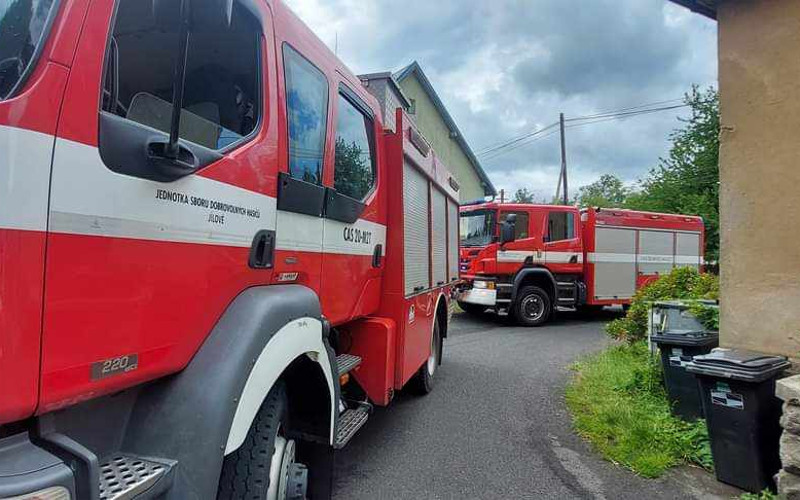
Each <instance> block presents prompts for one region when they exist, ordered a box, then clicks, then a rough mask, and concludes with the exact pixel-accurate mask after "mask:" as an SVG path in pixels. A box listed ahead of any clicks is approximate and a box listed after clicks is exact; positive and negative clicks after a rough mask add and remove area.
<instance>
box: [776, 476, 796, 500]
mask: <svg viewBox="0 0 800 500" xmlns="http://www.w3.org/2000/svg"><path fill="white" fill-rule="evenodd" d="M775 483H776V485H777V486H778V494H779V495H781V496H782V497H783V498H785V499H786V500H800V476H798V475H796V474H792V473H791V472H786V471H785V470H782V471H779V472H778V473H777V474H776V475H775Z"/></svg>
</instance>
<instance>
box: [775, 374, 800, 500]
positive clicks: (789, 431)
mask: <svg viewBox="0 0 800 500" xmlns="http://www.w3.org/2000/svg"><path fill="white" fill-rule="evenodd" d="M775 395H776V396H778V397H779V398H781V399H782V400H783V416H781V427H783V434H781V445H780V452H781V464H782V465H783V469H781V471H780V472H778V475H777V476H775V482H776V483H777V485H778V493H780V494H781V495H783V496H784V497H785V498H786V499H787V500H800V375H794V376H792V377H787V378H784V379H781V380H778V381H777V382H776V383H775Z"/></svg>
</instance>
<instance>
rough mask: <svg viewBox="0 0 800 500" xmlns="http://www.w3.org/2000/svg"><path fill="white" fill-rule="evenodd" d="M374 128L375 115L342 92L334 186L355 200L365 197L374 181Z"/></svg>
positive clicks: (337, 124)
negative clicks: (364, 111)
mask: <svg viewBox="0 0 800 500" xmlns="http://www.w3.org/2000/svg"><path fill="white" fill-rule="evenodd" d="M373 132H374V127H373V121H372V118H371V117H369V116H367V115H365V114H364V113H363V112H362V111H361V110H360V109H359V108H358V107H356V105H355V104H354V103H353V102H351V101H350V99H348V98H347V97H345V96H344V95H342V94H339V116H338V118H337V120H336V161H335V162H334V170H333V187H334V188H335V189H336V191H338V192H340V193H342V194H344V195H347V196H349V197H350V198H354V199H356V200H363V199H364V198H365V197H366V196H367V194H369V192H370V191H371V190H372V186H374V185H375V161H374V151H373V150H374V146H373V144H374V141H373Z"/></svg>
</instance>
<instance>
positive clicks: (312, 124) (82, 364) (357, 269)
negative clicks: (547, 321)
mask: <svg viewBox="0 0 800 500" xmlns="http://www.w3.org/2000/svg"><path fill="white" fill-rule="evenodd" d="M395 121H396V126H395V129H394V130H393V131H385V130H384V129H383V122H382V117H381V116H380V108H379V105H378V103H377V102H376V100H375V99H374V98H373V97H372V96H370V95H369V94H368V93H367V92H366V91H365V89H364V88H363V87H362V85H361V83H360V82H359V80H358V79H357V78H356V77H355V76H354V75H353V74H352V73H350V71H349V70H348V69H347V68H346V67H345V66H344V65H343V64H342V63H341V62H340V61H339V60H338V59H337V58H336V57H335V56H334V54H333V53H331V51H330V50H328V49H327V47H325V45H324V44H323V43H322V42H321V41H319V40H318V39H317V38H316V37H315V36H314V35H313V33H311V31H310V30H309V29H308V28H307V27H306V26H305V25H303V23H302V22H300V21H299V20H298V19H297V18H296V17H295V16H294V15H293V14H292V13H291V12H290V11H289V9H287V8H286V7H285V6H284V5H282V4H281V2H280V1H279V0H12V1H11V2H0V499H8V498H13V499H15V500H24V499H28V500H32V499H47V500H70V499H78V500H99V499H102V500H113V499H122V498H124V499H129V498H164V499H175V500H192V499H214V498H223V499H229V498H258V499H268V500H276V499H280V500H284V499H303V498H306V497H309V498H326V497H327V496H329V495H330V487H331V474H332V463H333V456H334V450H336V449H338V448H341V447H343V446H344V445H346V444H347V442H348V441H349V440H350V439H351V438H352V437H353V435H354V434H355V433H356V431H358V430H359V428H361V426H362V425H363V424H364V422H365V421H366V420H367V417H368V415H369V412H370V409H371V407H372V406H373V405H380V406H384V405H388V404H389V403H390V402H391V401H392V398H393V397H394V394H395V391H397V390H399V389H401V388H404V387H409V386H410V387H411V388H413V389H415V390H416V391H417V392H420V393H427V392H429V391H430V390H431V389H432V387H433V381H434V375H435V373H436V372H437V367H438V365H439V364H440V362H441V359H442V346H443V339H444V338H445V337H446V336H447V329H448V319H449V313H448V311H449V297H450V294H451V288H452V285H453V284H454V283H455V282H456V281H457V280H458V222H459V219H458V204H457V201H456V200H457V192H456V190H457V187H456V186H457V184H456V183H455V181H454V180H453V179H452V178H451V177H450V174H449V173H448V171H447V169H446V168H445V166H444V165H443V164H442V163H441V162H440V161H439V160H438V158H437V156H436V154H435V152H434V151H433V150H432V149H431V148H430V146H429V145H428V143H427V142H426V141H425V139H424V138H423V137H422V135H421V134H420V133H419V132H418V131H417V130H416V128H415V126H414V125H413V123H411V122H410V120H409V119H408V117H407V116H406V115H405V114H404V113H403V112H402V111H400V110H398V112H397V115H396V120H395Z"/></svg>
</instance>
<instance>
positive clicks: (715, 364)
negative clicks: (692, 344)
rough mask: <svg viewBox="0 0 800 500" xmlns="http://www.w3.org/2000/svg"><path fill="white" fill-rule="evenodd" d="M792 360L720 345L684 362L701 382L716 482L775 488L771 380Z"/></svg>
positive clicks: (776, 430) (775, 414)
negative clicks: (725, 347) (720, 346)
mask: <svg viewBox="0 0 800 500" xmlns="http://www.w3.org/2000/svg"><path fill="white" fill-rule="evenodd" d="M790 365H791V363H790V362H789V361H788V360H787V359H786V358H785V357H783V356H768V355H765V354H761V353H757V352H752V351H744V350H734V349H722V348H717V349H714V350H712V351H711V352H710V353H709V354H706V355H703V356H697V357H695V358H694V360H692V361H691V362H690V363H689V364H688V365H687V367H686V368H687V370H688V371H689V372H691V373H694V374H695V375H696V376H697V381H698V383H699V385H700V390H701V394H702V401H703V410H704V411H705V416H706V424H707V425H708V434H709V437H710V438H711V453H712V455H713V456H714V469H715V472H716V474H717V479H718V480H719V481H722V482H723V483H728V484H732V485H734V486H738V487H739V488H742V489H744V490H747V491H750V492H753V493H757V492H760V491H762V490H763V489H765V488H768V487H769V488H772V487H774V482H773V479H772V477H773V475H774V474H775V473H777V472H778V469H780V468H781V462H780V457H779V455H778V442H779V440H780V435H781V427H780V423H779V420H780V416H781V401H780V399H778V398H777V397H775V380H776V379H777V378H779V376H780V375H781V373H783V371H784V370H786V369H787V368H788V367H789V366H790Z"/></svg>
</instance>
